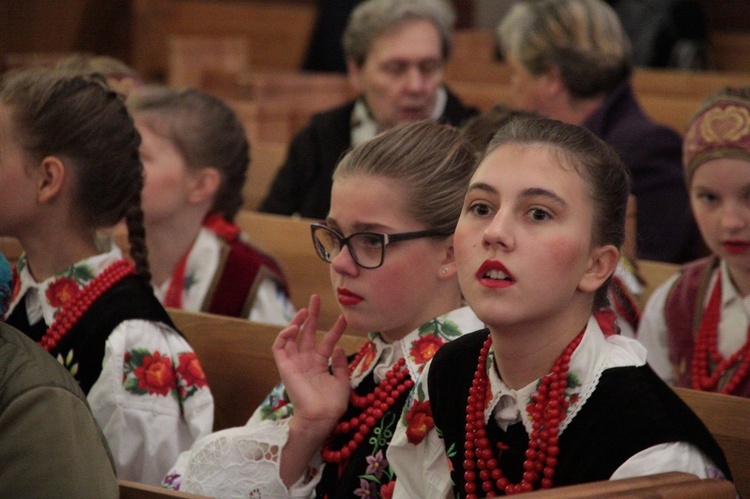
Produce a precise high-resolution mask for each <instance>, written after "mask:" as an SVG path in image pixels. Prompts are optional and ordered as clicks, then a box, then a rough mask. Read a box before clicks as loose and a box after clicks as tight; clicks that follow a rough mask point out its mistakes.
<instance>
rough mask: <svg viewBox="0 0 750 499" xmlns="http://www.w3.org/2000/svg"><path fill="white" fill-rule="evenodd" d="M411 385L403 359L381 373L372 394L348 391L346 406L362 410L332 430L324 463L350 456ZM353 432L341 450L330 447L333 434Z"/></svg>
mask: <svg viewBox="0 0 750 499" xmlns="http://www.w3.org/2000/svg"><path fill="white" fill-rule="evenodd" d="M367 346H368V345H367V344H365V346H363V347H362V349H360V351H359V352H357V355H356V356H355V357H354V360H353V361H352V363H351V364H349V375H350V376H351V374H352V372H353V371H354V369H355V367H356V366H357V364H359V361H360V360H361V358H362V356H363V355H364V353H365V352H366V349H367ZM413 386H414V381H413V380H412V379H411V378H410V377H409V371H408V369H407V368H406V359H404V358H401V359H399V360H398V362H396V363H395V364H394V365H393V367H392V368H391V369H389V370H388V372H387V373H386V374H385V377H384V378H383V381H381V382H380V384H379V385H378V386H377V387H375V390H374V391H373V392H372V393H368V394H367V395H366V396H361V395H357V394H356V393H354V390H352V392H351V394H350V395H349V403H350V404H351V405H353V406H354V407H356V408H358V409H362V413H361V414H360V415H359V416H355V417H353V418H351V419H350V420H349V421H342V422H340V423H337V424H336V426H334V427H333V432H332V434H331V436H330V437H328V440H327V441H326V443H325V445H324V446H323V450H322V455H323V460H324V461H326V462H328V463H340V462H342V461H346V460H347V459H349V457H351V455H352V453H353V452H354V451H355V450H357V449H358V448H359V445H360V444H361V443H362V442H364V440H365V437H366V436H367V434H368V433H370V430H371V429H372V427H373V426H375V424H376V423H377V422H378V421H379V420H380V419H381V418H382V417H383V416H384V415H385V413H386V412H388V409H389V408H390V407H391V406H392V405H393V404H395V403H396V400H398V398H399V397H401V395H403V393H404V392H405V391H407V390H410V389H411V388H412V387H413ZM352 432H354V435H353V436H352V438H351V439H350V440H349V442H347V443H346V444H344V445H343V446H342V447H341V449H339V450H333V449H332V448H331V444H332V440H333V436H334V435H348V434H350V433H352Z"/></svg>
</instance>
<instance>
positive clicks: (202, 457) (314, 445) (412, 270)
mask: <svg viewBox="0 0 750 499" xmlns="http://www.w3.org/2000/svg"><path fill="white" fill-rule="evenodd" d="M474 158H475V156H474V154H473V150H472V149H471V147H470V146H469V144H468V143H467V142H465V140H464V139H463V138H462V137H461V136H460V134H459V132H458V131H456V130H454V129H452V128H449V127H445V126H442V125H438V124H434V123H428V122H419V123H415V124H408V125H402V126H399V127H396V128H394V129H392V130H390V131H388V132H385V133H383V134H381V135H379V136H377V137H375V138H374V139H372V140H371V141H369V142H367V143H364V144H362V145H360V146H358V147H356V148H355V149H353V150H352V151H351V152H350V153H348V154H347V155H346V156H345V157H344V158H343V159H342V161H341V162H340V163H339V165H338V167H337V169H336V172H335V174H334V177H333V190H332V194H331V208H330V211H329V213H328V217H327V218H326V221H325V223H324V224H314V225H313V228H312V231H313V242H314V245H315V248H316V251H317V252H318V255H319V256H320V257H321V258H322V259H324V260H325V261H327V262H330V264H331V267H330V269H331V271H330V273H331V283H332V286H333V288H334V291H335V293H336V295H337V297H338V301H339V304H340V306H341V311H342V316H341V317H340V318H339V320H338V321H337V323H336V324H335V325H334V327H333V328H332V329H331V330H330V331H329V332H328V333H327V334H326V335H325V337H324V339H323V340H322V341H321V342H320V343H317V344H316V341H315V332H316V330H317V318H318V313H319V309H320V300H319V298H318V297H317V296H313V297H312V298H311V299H310V305H309V307H308V308H306V309H303V310H300V311H299V313H298V314H297V315H296V316H295V318H294V319H293V320H292V322H291V324H290V326H289V327H287V328H286V329H284V330H283V331H282V332H281V333H280V334H279V336H278V338H277V340H276V342H275V343H274V346H273V353H274V357H275V359H276V363H277V366H278V368H279V372H280V374H281V379H282V383H281V384H280V385H279V386H278V387H277V388H276V389H275V390H274V391H273V392H272V393H271V394H270V395H269V396H268V398H267V399H266V400H265V402H264V403H263V404H262V405H261V406H260V407H259V408H258V410H257V411H256V412H255V414H254V415H253V416H252V418H251V419H250V421H249V422H248V424H247V425H246V426H245V427H242V428H233V429H229V430H225V431H221V432H218V433H215V434H213V435H210V436H209V437H207V438H205V439H203V440H201V441H200V442H198V443H197V444H196V445H195V446H194V447H193V449H192V451H191V452H190V453H189V454H186V455H183V456H182V457H181V459H180V460H179V461H178V464H177V466H176V468H177V469H176V472H175V474H172V475H171V476H169V477H167V480H166V481H167V482H169V483H171V484H172V486H173V487H176V486H177V485H178V484H180V483H181V490H187V491H190V492H196V493H200V494H206V495H211V496H221V497H230V496H231V497H240V496H244V497H247V496H248V494H251V495H252V494H257V495H258V496H259V497H266V496H274V497H278V496H294V497H311V496H313V495H316V497H345V496H346V497H352V496H363V495H367V496H368V497H380V496H386V497H387V496H388V494H389V493H391V492H392V491H393V488H394V487H395V480H396V477H395V475H394V473H393V470H392V469H391V468H390V467H389V465H388V462H387V460H386V458H385V454H386V450H387V448H388V445H389V443H390V438H391V436H392V434H393V431H394V430H395V427H396V423H397V421H398V417H399V415H400V414H401V410H402V408H403V406H404V402H405V400H406V398H407V393H408V392H409V390H410V388H411V387H412V386H413V385H414V382H415V381H416V379H417V377H418V375H419V373H420V372H421V369H422V367H423V365H424V364H425V363H426V362H427V361H428V360H429V359H430V358H432V356H433V355H434V354H435V352H436V351H437V349H438V348H440V347H441V346H442V345H443V344H444V343H446V342H448V341H450V340H452V339H454V338H456V337H458V336H461V335H462V334H464V333H468V332H471V331H474V330H477V329H480V328H481V327H482V323H481V322H480V321H479V320H478V319H477V318H476V316H475V315H474V313H473V312H472V311H471V310H470V309H468V308H466V307H464V306H463V303H462V297H461V291H460V289H459V286H458V280H457V277H456V265H455V261H454V258H453V237H452V234H453V231H454V229H455V226H456V222H457V221H458V217H459V214H460V212H461V203H462V199H463V195H464V193H465V191H466V187H467V185H468V181H469V178H470V176H471V173H472V171H473V167H474V162H475V159H474ZM347 324H348V325H349V326H350V327H352V328H353V329H355V330H357V331H361V332H363V333H364V332H371V333H370V334H369V338H368V341H367V342H366V343H365V344H364V346H363V347H362V349H361V350H360V351H359V352H357V354H356V355H354V356H353V357H350V358H349V359H347V358H346V357H345V355H344V352H343V351H342V350H341V349H340V348H338V347H336V346H335V345H336V342H337V340H338V338H339V337H340V336H341V335H342V333H343V332H344V328H345V327H346V325H347Z"/></svg>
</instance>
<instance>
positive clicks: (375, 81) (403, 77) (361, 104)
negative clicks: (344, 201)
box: [260, 0, 475, 218]
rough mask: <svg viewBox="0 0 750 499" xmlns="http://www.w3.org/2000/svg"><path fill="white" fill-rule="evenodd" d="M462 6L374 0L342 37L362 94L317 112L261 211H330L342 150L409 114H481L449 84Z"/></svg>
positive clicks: (455, 120) (457, 117)
mask: <svg viewBox="0 0 750 499" xmlns="http://www.w3.org/2000/svg"><path fill="white" fill-rule="evenodd" d="M454 21H455V13H454V12H453V10H452V7H451V6H450V4H449V3H448V2H446V1H445V0H368V1H366V2H364V3H362V4H360V5H359V6H357V8H356V9H355V10H354V11H353V12H352V15H351V17H350V19H349V22H348V24H347V27H346V30H345V31H344V36H343V46H344V54H345V56H346V60H347V68H348V74H349V79H350V81H351V84H352V85H353V86H354V88H355V89H356V90H357V92H358V93H359V97H358V98H357V99H355V100H353V101H351V102H348V103H346V104H344V105H342V106H340V107H337V108H335V109H331V110H329V111H325V112H322V113H320V114H317V115H315V116H313V118H312V120H311V121H310V123H309V124H308V125H307V126H306V127H305V128H304V129H303V130H302V131H300V133H299V134H298V135H297V136H296V137H295V138H294V140H293V141H292V144H291V146H290V147H289V151H288V154H287V159H286V163H285V164H284V165H283V166H282V168H281V170H280V171H279V173H278V174H277V176H276V179H275V180H274V182H273V184H272V186H271V189H270V191H269V193H268V195H267V197H266V199H265V200H264V201H263V204H262V205H261V208H260V209H261V211H265V212H270V213H278V214H282V215H291V214H294V213H298V214H300V215H302V216H304V217H310V218H324V217H325V216H326V214H327V213H328V208H329V206H330V197H331V176H332V174H333V170H334V169H335V168H336V163H337V162H338V160H339V158H341V156H342V154H343V153H344V152H345V151H347V150H349V149H350V148H351V147H354V146H356V145H358V144H361V143H362V142H364V141H366V140H368V139H370V138H372V137H373V136H374V135H375V134H376V133H378V132H380V131H383V130H386V129H388V128H391V127H393V126H394V125H398V124H400V123H404V122H408V121H417V120H424V119H433V120H439V121H442V122H446V123H450V124H451V125H458V124H460V123H462V122H463V121H464V120H465V119H466V118H468V117H469V116H471V115H473V114H475V111H474V110H471V109H467V108H466V107H465V106H464V105H463V104H462V103H461V101H459V99H458V98H457V97H456V96H455V95H453V94H452V93H450V91H448V90H447V89H446V88H445V87H444V85H443V69H444V67H445V63H446V61H447V60H448V57H449V55H450V50H451V37H452V30H453V24H454Z"/></svg>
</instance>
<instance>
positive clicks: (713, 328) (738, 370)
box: [690, 273, 750, 394]
mask: <svg viewBox="0 0 750 499" xmlns="http://www.w3.org/2000/svg"><path fill="white" fill-rule="evenodd" d="M720 308H721V273H719V276H718V278H717V279H716V283H715V284H714V289H713V291H712V292H711V298H709V300H708V306H707V307H706V311H705V312H704V314H703V319H702V320H701V324H700V327H699V329H698V335H697V337H696V339H695V345H694V347H693V359H692V365H691V366H690V377H691V386H692V388H693V389H694V390H703V391H719V392H721V393H723V394H731V393H732V392H734V391H735V390H736V389H737V387H738V386H739V384H740V383H742V382H743V381H744V380H745V379H746V378H747V374H748V372H750V327H748V332H747V336H748V340H747V341H746V342H745V344H744V345H742V346H741V347H740V348H739V350H737V351H736V352H735V353H734V354H733V355H731V356H729V357H727V358H724V356H722V355H721V353H720V352H719V348H718V346H717V344H718V335H719V317H720V315H721V312H720ZM709 364H713V365H714V372H713V373H710V370H709ZM732 369H735V371H734V374H732V376H731V377H730V378H729V380H728V381H727V382H726V384H725V385H724V387H723V388H721V390H718V386H719V382H720V381H721V380H722V379H724V378H725V376H726V374H727V373H728V372H729V371H731V370H732Z"/></svg>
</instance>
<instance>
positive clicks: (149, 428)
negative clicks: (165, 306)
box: [88, 320, 214, 485]
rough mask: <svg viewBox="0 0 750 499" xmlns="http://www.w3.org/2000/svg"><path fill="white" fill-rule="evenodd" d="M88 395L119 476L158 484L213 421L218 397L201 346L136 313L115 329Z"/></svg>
mask: <svg viewBox="0 0 750 499" xmlns="http://www.w3.org/2000/svg"><path fill="white" fill-rule="evenodd" d="M88 401H89V404H90V406H91V410H92V412H93V413H94V416H95V418H96V420H97V422H98V423H99V425H100V426H101V428H102V431H103V432H104V435H105V436H106V438H107V442H108V443H109V446H110V448H111V450H112V455H113V457H114V460H115V465H116V468H117V476H118V478H123V479H126V480H134V481H137V482H142V483H148V484H153V485H158V484H159V483H160V482H161V480H162V478H163V477H164V474H165V473H166V472H167V471H168V470H169V467H170V466H171V465H172V464H173V463H174V462H175V460H176V459H177V456H178V455H179V454H180V453H181V452H183V451H185V450H188V449H189V448H190V446H191V445H192V444H193V442H194V441H195V440H197V439H198V438H200V437H203V436H205V435H208V434H209V433H210V432H211V428H212V426H213V412H214V404H213V397H212V395H211V391H210V389H209V388H208V385H207V383H206V379H205V376H204V374H203V370H202V369H201V367H200V364H199V363H198V361H197V358H196V355H195V353H194V352H193V350H192V349H191V347H190V345H189V344H188V343H187V341H186V340H185V339H184V338H183V337H182V336H180V335H179V334H178V333H176V332H175V331H174V330H173V329H171V328H169V327H167V326H166V325H164V324H160V323H153V322H149V321H144V320H129V321H125V322H123V323H121V324H120V325H119V326H117V327H116V328H115V330H114V331H113V332H112V334H110V336H109V338H108V339H107V342H106V344H105V352H104V361H103V364H102V372H101V375H100V376H99V378H98V379H97V381H96V383H94V386H93V387H92V388H91V391H90V392H89V394H88Z"/></svg>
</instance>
